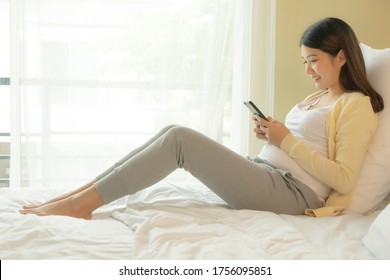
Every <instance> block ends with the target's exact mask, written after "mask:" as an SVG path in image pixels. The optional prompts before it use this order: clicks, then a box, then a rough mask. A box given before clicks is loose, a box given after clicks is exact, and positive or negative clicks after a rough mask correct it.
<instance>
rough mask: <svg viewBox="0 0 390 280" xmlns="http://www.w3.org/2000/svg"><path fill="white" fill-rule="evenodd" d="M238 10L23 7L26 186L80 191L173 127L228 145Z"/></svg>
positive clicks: (200, 3) (223, 6) (204, 5)
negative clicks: (83, 184)
mask: <svg viewBox="0 0 390 280" xmlns="http://www.w3.org/2000/svg"><path fill="white" fill-rule="evenodd" d="M236 8H237V1H233V0H230V1H226V0H216V1H208V0H186V1H183V0H143V1H132V0H126V1H125V0H114V1H109V0H97V1H93V2H91V1H87V0H83V1H76V0H68V1H58V0H57V1H51V0H29V1H19V6H18V9H14V10H13V13H14V14H12V15H11V16H14V17H16V18H18V19H19V20H18V22H17V25H18V26H17V27H13V29H12V30H16V31H17V32H19V34H18V35H19V36H18V37H19V38H21V39H20V42H11V45H12V44H18V43H20V44H19V45H18V46H17V47H18V48H19V57H18V59H19V61H18V62H17V63H16V64H17V65H19V66H20V69H19V71H18V75H19V77H18V78H19V79H15V80H18V81H20V85H19V88H18V91H19V92H18V94H20V106H19V110H20V111H19V115H20V125H21V127H20V155H19V157H15V158H13V159H12V160H14V161H16V160H17V158H19V159H20V163H19V165H18V166H20V168H21V170H20V185H21V186H71V187H73V186H74V185H78V184H80V183H81V182H85V181H86V180H89V179H91V178H93V176H95V175H97V174H98V173H99V172H101V171H103V170H104V169H105V168H106V167H108V166H109V165H111V164H112V163H113V162H115V160H117V159H118V158H120V157H122V156H123V155H124V154H125V153H128V152H129V151H130V150H131V149H133V148H135V147H137V146H138V145H139V144H141V143H142V142H144V141H145V140H146V139H148V137H150V136H151V135H152V134H154V133H155V132H156V131H158V130H159V129H161V128H162V127H163V126H165V125H169V124H172V123H177V124H181V125H186V126H189V127H192V128H195V129H197V130H200V131H202V132H204V133H206V134H209V135H210V136H211V137H213V138H215V139H216V140H218V141H220V142H222V143H224V144H225V145H228V146H229V145H230V138H231V130H232V129H231V114H232V107H231V104H232V101H231V100H232V76H233V74H232V73H233V67H232V65H233V51H234V32H235V29H234V21H235V16H236V15H237V13H236ZM11 80H12V77H11Z"/></svg>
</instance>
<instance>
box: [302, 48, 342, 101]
mask: <svg viewBox="0 0 390 280" xmlns="http://www.w3.org/2000/svg"><path fill="white" fill-rule="evenodd" d="M301 53H302V58H303V59H304V63H305V65H306V74H307V75H308V76H309V77H310V78H311V79H312V80H313V82H314V84H315V86H316V88H317V89H320V90H322V89H329V92H332V93H335V94H342V93H343V92H344V90H343V89H342V87H341V85H340V79H339V78H340V71H341V67H342V66H343V65H344V63H345V58H344V53H343V51H340V52H339V53H338V55H337V56H336V57H333V56H331V55H330V54H328V53H326V52H324V51H322V50H320V49H313V48H309V47H306V46H304V45H302V46H301Z"/></svg>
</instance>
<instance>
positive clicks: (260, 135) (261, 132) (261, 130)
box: [252, 115, 268, 141]
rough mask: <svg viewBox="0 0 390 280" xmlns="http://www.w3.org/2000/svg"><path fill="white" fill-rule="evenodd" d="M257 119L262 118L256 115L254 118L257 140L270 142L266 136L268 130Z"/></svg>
mask: <svg viewBox="0 0 390 280" xmlns="http://www.w3.org/2000/svg"><path fill="white" fill-rule="evenodd" d="M257 118H260V117H259V116H256V115H253V116H252V120H253V121H254V122H255V128H254V129H253V131H254V132H255V134H256V138H257V139H260V140H264V141H268V138H267V137H266V136H265V133H266V129H267V128H266V127H265V126H261V125H260V122H259V120H258V119H257Z"/></svg>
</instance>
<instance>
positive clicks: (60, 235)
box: [0, 181, 377, 260]
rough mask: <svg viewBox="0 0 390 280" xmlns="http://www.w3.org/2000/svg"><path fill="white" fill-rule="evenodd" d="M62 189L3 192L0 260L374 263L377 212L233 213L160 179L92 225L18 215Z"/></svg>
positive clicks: (106, 209)
mask: <svg viewBox="0 0 390 280" xmlns="http://www.w3.org/2000/svg"><path fill="white" fill-rule="evenodd" d="M63 192H64V189H57V188H42V189H33V188H10V189H0V237H1V241H0V259H3V260H30V259H62V260H84V259H89V260H99V259H112V260H118V259H139V260H154V259H161V260H173V259H174V260H194V259H195V260H210V259H219V260H223V259H225V260H227V259H232V260H234V259H237V260H239V259H240V260H243V259H252V260H256V259H268V260H295V259H303V260H308V259H309V260H310V259H315V260H344V259H349V260H350V259H355V260H356V259H359V260H360V259H364V260H368V259H374V257H373V256H372V255H371V254H370V252H369V250H368V249H367V248H366V247H365V246H364V244H363V243H362V238H363V237H364V236H365V234H366V233H367V231H368V228H369V226H370V225H371V223H372V222H373V221H374V219H375V217H376V216H377V214H376V213H373V214H370V215H367V216H363V215H344V216H339V217H325V218H312V217H308V216H291V215H277V214H273V213H270V212H263V211H252V210H233V209H230V208H229V207H228V206H227V205H226V204H225V203H224V202H223V201H222V200H221V199H220V198H219V197H217V196H216V195H215V194H213V193H212V192H211V191H209V190H208V189H207V188H206V187H204V186H203V185H202V184H200V183H198V182H192V183H187V182H183V183H180V184H172V183H170V182H168V181H163V182H161V183H159V184H157V185H155V186H153V187H151V188H149V189H146V190H144V191H141V192H139V193H136V194H134V195H131V196H127V197H125V198H123V199H121V200H118V201H115V202H114V203H111V204H109V205H105V206H103V207H101V208H100V209H98V210H96V211H95V212H94V214H93V219H92V220H83V219H75V218H70V217H61V216H50V217H38V216H35V215H21V214H19V212H18V210H19V209H20V207H21V205H24V204H30V203H38V202H42V201H46V200H48V199H50V198H52V197H53V196H56V195H59V194H62V193H63Z"/></svg>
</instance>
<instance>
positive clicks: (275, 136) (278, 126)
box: [256, 117, 291, 148]
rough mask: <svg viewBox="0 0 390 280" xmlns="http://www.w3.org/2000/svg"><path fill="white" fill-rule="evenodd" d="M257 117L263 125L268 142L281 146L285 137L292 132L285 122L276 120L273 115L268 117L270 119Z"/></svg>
mask: <svg viewBox="0 0 390 280" xmlns="http://www.w3.org/2000/svg"><path fill="white" fill-rule="evenodd" d="M256 118H257V121H258V122H259V123H260V125H261V127H262V128H263V129H264V132H265V136H266V137H267V139H268V142H269V143H271V144H272V145H274V146H276V147H279V148H280V145H281V144H282V141H283V139H284V137H286V136H287V135H288V134H290V133H291V132H290V130H289V129H288V128H287V127H286V126H285V125H284V124H283V123H281V122H279V121H277V120H274V119H273V118H271V117H268V121H266V120H264V119H262V118H260V117H256Z"/></svg>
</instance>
